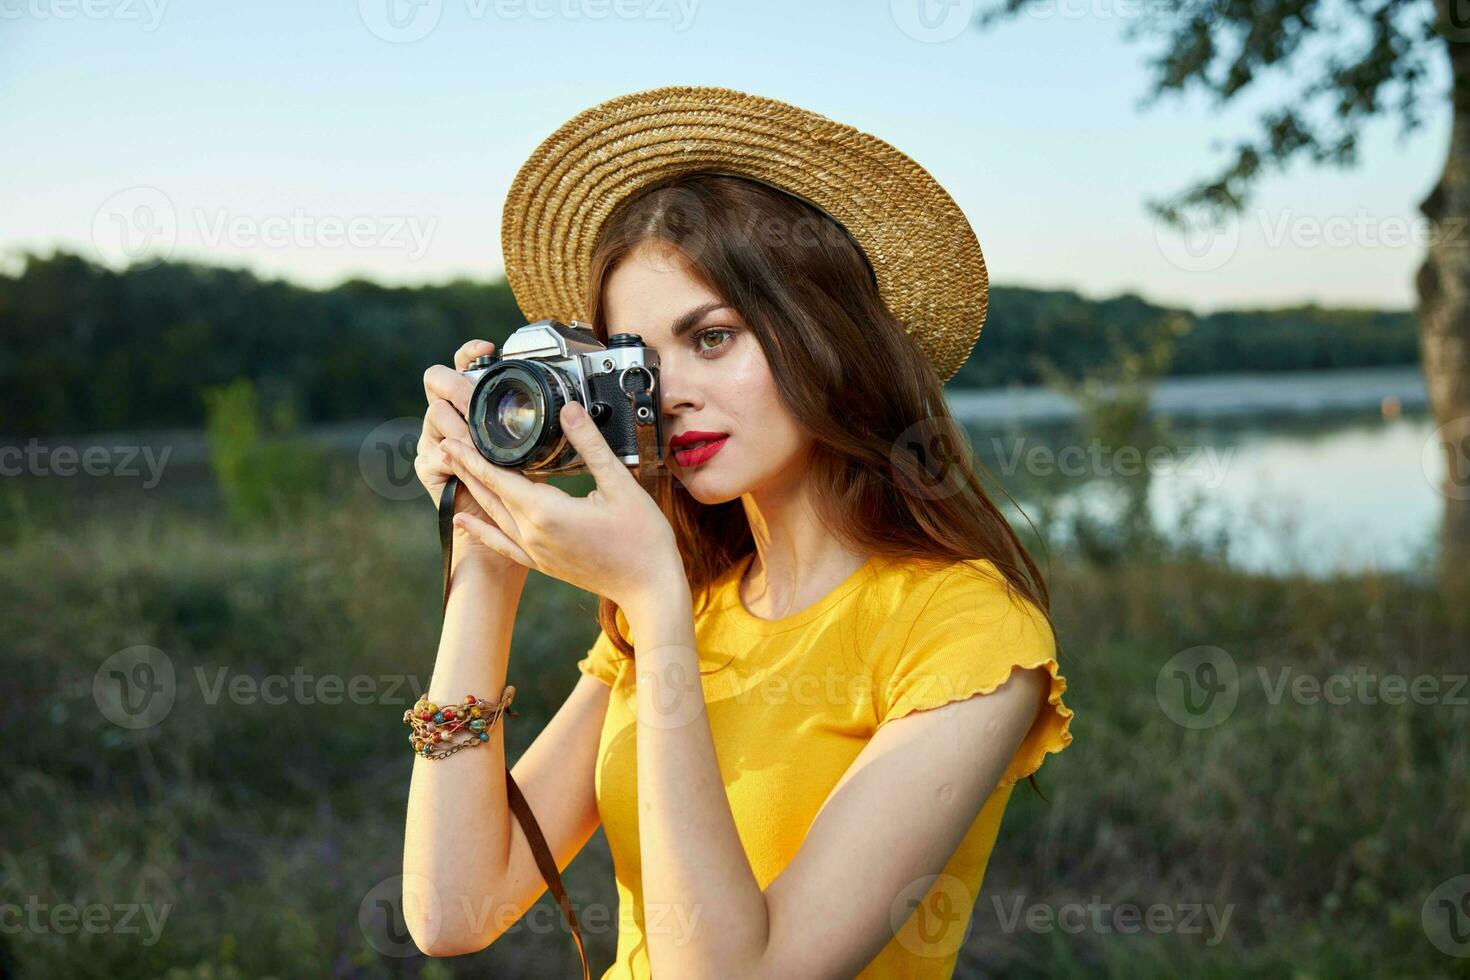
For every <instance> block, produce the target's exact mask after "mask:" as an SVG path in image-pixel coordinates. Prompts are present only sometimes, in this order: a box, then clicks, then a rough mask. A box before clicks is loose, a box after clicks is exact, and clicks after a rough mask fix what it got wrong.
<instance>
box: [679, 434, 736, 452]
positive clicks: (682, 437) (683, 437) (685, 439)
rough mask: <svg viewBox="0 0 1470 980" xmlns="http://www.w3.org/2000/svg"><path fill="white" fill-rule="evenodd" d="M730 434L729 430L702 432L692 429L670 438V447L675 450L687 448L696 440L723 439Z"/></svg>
mask: <svg viewBox="0 0 1470 980" xmlns="http://www.w3.org/2000/svg"><path fill="white" fill-rule="evenodd" d="M728 435H729V433H728V432H700V431H699V430H698V429H690V430H688V431H687V432H681V433H679V434H678V435H676V436H674V438H672V439H670V440H669V448H670V449H673V450H680V449H685V448H687V447H689V446H690V445H692V444H694V443H696V442H714V441H715V440H716V439H723V438H725V437H726V436H728Z"/></svg>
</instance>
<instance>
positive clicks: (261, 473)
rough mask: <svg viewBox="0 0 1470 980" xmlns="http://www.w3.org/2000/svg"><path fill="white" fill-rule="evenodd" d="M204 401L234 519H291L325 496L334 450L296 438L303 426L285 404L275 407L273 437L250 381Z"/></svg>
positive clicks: (215, 465) (213, 459)
mask: <svg viewBox="0 0 1470 980" xmlns="http://www.w3.org/2000/svg"><path fill="white" fill-rule="evenodd" d="M204 401H205V406H206V417H207V418H206V431H207V433H208V440H209V462H210V467H211V469H212V470H213V471H214V475H215V479H216V480H217V481H218V483H219V488H220V492H221V495H222V496H223V498H224V500H225V504H226V506H227V508H228V510H229V513H230V515H231V517H233V518H235V519H236V520H239V521H251V520H256V519H260V518H265V517H273V516H282V515H289V514H291V513H292V512H294V511H295V510H297V509H299V508H300V507H301V506H302V505H303V504H304V503H305V502H307V501H309V500H311V499H313V498H314V497H317V496H319V495H320V494H321V493H322V492H323V490H324V489H325V488H324V486H323V484H324V483H325V481H326V480H327V479H328V478H329V474H330V470H331V465H330V456H329V454H328V451H327V450H326V449H325V448H323V447H322V446H321V445H320V444H319V443H315V442H312V441H310V440H307V439H305V438H302V437H300V436H295V435H291V434H290V433H294V432H295V430H296V428H297V425H296V420H295V415H294V413H293V412H292V411H291V410H290V409H289V407H288V406H287V405H286V404H285V403H278V404H277V405H276V406H275V407H274V408H273V410H272V412H271V418H272V424H271V427H270V428H271V433H269V434H268V433H267V432H266V431H264V430H265V425H264V423H263V422H262V419H261V410H260V405H259V397H258V396H257V394H256V391H255V386H254V385H253V384H251V383H250V382H249V381H248V380H246V379H244V378H240V379H238V380H236V381H234V382H231V383H230V384H228V385H224V386H222V387H218V388H209V389H206V390H205V392H204Z"/></svg>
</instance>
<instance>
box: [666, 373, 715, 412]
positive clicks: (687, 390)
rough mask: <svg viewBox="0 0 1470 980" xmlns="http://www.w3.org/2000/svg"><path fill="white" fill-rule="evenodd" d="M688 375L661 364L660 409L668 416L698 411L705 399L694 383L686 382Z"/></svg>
mask: <svg viewBox="0 0 1470 980" xmlns="http://www.w3.org/2000/svg"><path fill="white" fill-rule="evenodd" d="M685 377H686V375H685V374H684V373H683V372H680V371H669V370H668V368H667V367H666V366H661V367H660V368H659V373H658V386H659V409H660V411H662V412H663V414H664V415H666V416H676V415H679V414H681V413H685V412H692V411H698V410H699V409H700V408H701V407H702V406H703V404H704V401H703V399H702V398H701V397H700V395H699V394H698V392H696V391H695V390H694V387H693V386H692V385H689V384H686V383H685V380H684V379H685Z"/></svg>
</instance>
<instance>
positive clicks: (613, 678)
mask: <svg viewBox="0 0 1470 980" xmlns="http://www.w3.org/2000/svg"><path fill="white" fill-rule="evenodd" d="M617 620H618V626H619V627H620V628H621V629H622V630H623V635H624V636H626V637H629V638H630V639H631V638H632V634H631V633H630V632H629V630H628V620H627V619H626V617H624V616H623V611H622V610H621V609H619V610H618V614H617ZM626 662H628V658H627V657H625V656H624V655H623V652H622V651H621V650H619V649H618V648H617V647H615V646H613V642H612V640H611V639H610V638H609V637H608V635H607V630H605V629H599V630H598V633H597V639H596V640H595V641H594V642H593V644H592V648H591V649H590V650H588V651H587V655H586V656H585V657H583V658H582V659H581V660H578V661H577V669H578V670H579V671H581V672H582V673H584V674H589V675H591V676H592V677H596V678H597V679H598V680H600V681H602V682H603V683H604V684H606V685H607V686H608V687H613V686H615V685H616V684H617V681H618V672H619V670H621V669H622V665H623V664H624V663H626Z"/></svg>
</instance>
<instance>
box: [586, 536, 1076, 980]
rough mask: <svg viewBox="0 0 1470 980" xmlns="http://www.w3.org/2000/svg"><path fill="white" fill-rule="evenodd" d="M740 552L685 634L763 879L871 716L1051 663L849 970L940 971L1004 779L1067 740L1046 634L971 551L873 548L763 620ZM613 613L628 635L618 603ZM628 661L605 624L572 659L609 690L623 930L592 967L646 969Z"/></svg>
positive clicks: (608, 752)
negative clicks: (975, 789)
mask: <svg viewBox="0 0 1470 980" xmlns="http://www.w3.org/2000/svg"><path fill="white" fill-rule="evenodd" d="M753 557H754V556H753V554H752V555H747V556H746V557H745V558H743V559H741V560H740V561H738V562H736V563H735V564H734V565H733V566H732V567H731V568H730V569H728V570H727V571H726V572H725V573H724V574H723V575H722V576H721V577H720V578H719V579H718V580H717V581H716V582H715V583H713V585H712V587H711V595H710V603H709V605H708V607H706V608H705V609H703V610H701V611H700V612H699V613H698V615H697V616H696V618H695V643H696V649H697V650H698V652H699V660H700V672H701V674H702V677H701V683H702V685H703V688H704V696H705V703H706V705H707V709H708V715H709V725H710V729H711V731H712V732H713V734H714V742H715V748H716V750H717V753H718V755H719V763H720V772H721V774H722V776H723V778H724V783H725V791H726V794H727V795H728V797H729V801H730V808H731V811H732V812H733V814H734V817H735V824H736V827H737V828H738V830H739V833H740V840H741V843H742V844H743V845H744V848H745V853H746V856H747V857H748V858H749V860H750V864H751V868H752V870H753V871H754V873H755V878H756V881H757V882H758V883H759V884H760V886H761V888H765V887H766V886H767V885H769V884H770V883H771V881H773V880H774V879H775V878H776V876H777V875H778V874H780V872H781V870H782V869H783V868H785V867H786V865H787V864H788V863H789V862H790V861H791V859H792V857H794V856H795V854H796V852H797V849H798V848H800V846H801V843H802V839H803V838H804V837H805V835H806V832H807V829H808V828H809V827H810V826H811V823H812V821H813V819H815V817H816V815H817V811H818V810H819V809H820V808H821V806H822V803H823V802H824V801H825V800H826V798H827V796H828V794H829V793H830V792H831V791H832V788H833V787H834V786H835V785H836V784H837V781H838V779H840V778H841V776H842V774H843V773H844V772H845V771H846V770H847V769H848V768H849V767H850V766H851V764H852V762H853V760H854V759H856V758H857V755H858V753H859V752H860V751H862V749H863V746H864V745H866V744H867V742H868V740H869V739H871V738H872V736H873V733H874V732H875V731H876V730H877V729H878V727H879V726H880V725H882V724H884V723H885V722H887V721H891V720H893V719H894V718H901V717H903V716H904V715H906V714H908V713H909V712H911V711H914V710H916V709H923V708H934V707H938V706H940V705H942V704H945V703H947V702H950V701H954V700H959V699H963V698H966V697H969V696H970V695H972V694H977V693H984V692H989V691H992V690H994V689H995V688H996V687H998V686H1000V685H1001V684H1002V683H1004V682H1005V680H1006V679H1007V678H1008V677H1009V676H1010V673H1011V671H1012V669H1013V668H1016V667H1022V668H1029V667H1037V666H1045V667H1046V668H1048V670H1049V671H1050V672H1051V675H1052V682H1051V693H1050V697H1049V701H1050V704H1049V706H1048V707H1047V708H1046V709H1045V710H1044V711H1043V712H1042V713H1041V715H1040V716H1038V719H1037V721H1036V723H1035V725H1034V726H1033V727H1032V729H1031V731H1030V732H1029V733H1028V734H1027V736H1026V739H1025V741H1024V742H1023V743H1022V745H1021V748H1020V750H1019V751H1018V752H1017V753H1016V756H1015V758H1014V759H1013V760H1012V761H1011V764H1010V766H1009V768H1008V769H1007V771H1006V774H1005V777H1004V778H1003V779H1002V781H1001V784H1000V785H999V786H998V787H997V788H996V789H995V791H994V792H993V793H992V794H991V796H990V798H989V799H988V800H987V801H986V803H985V805H984V807H983V808H982V809H981V811H980V813H979V815H978V816H977V817H976V819H975V822H974V824H973V825H972V826H971V827H970V830H969V831H968V832H967V833H966V835H965V837H964V839H963V840H962V841H961V843H960V845H959V848H958V849H957V850H956V851H955V853H954V855H953V857H952V858H951V860H950V861H949V863H948V864H947V865H946V866H945V868H944V871H943V873H942V874H941V875H940V876H939V877H938V878H936V879H934V880H933V882H932V884H925V883H924V882H922V881H921V882H920V883H919V884H918V890H919V891H923V892H924V895H923V900H922V902H921V903H920V905H918V906H917V907H915V906H912V905H899V908H900V909H901V908H913V912H912V913H911V914H910V915H909V916H908V917H907V918H906V919H904V918H901V917H899V916H895V920H894V922H893V927H894V938H893V939H892V940H891V941H890V942H889V943H888V945H887V946H885V947H884V948H883V949H882V950H881V951H880V952H879V953H878V955H877V956H876V957H875V958H874V959H873V961H872V962H871V963H870V964H869V965H868V967H867V968H866V969H865V970H864V971H863V972H862V973H861V974H859V976H860V977H884V978H894V977H905V978H948V977H950V976H951V975H952V974H953V972H954V967H955V960H956V957H957V955H958V951H959V948H960V946H961V945H962V943H963V941H964V938H965V933H966V930H967V927H968V925H969V922H970V916H971V911H972V909H973V907H974V904H975V901H976V899H977V898H978V896H979V891H980V881H981V878H982V877H983V875H984V873H985V865H986V863H987V861H988V860H989V857H990V851H991V848H992V846H993V845H994V844H995V839H996V833H997V831H998V830H999V829H1000V820H1001V814H1002V812H1003V811H1004V810H1005V806H1006V802H1007V800H1008V799H1009V798H1010V795H1011V789H1012V787H1013V785H1014V784H1015V782H1016V780H1018V779H1023V778H1025V777H1026V776H1027V775H1029V774H1030V773H1032V772H1034V771H1036V769H1037V768H1038V767H1039V766H1040V765H1041V762H1042V758H1043V757H1044V756H1045V755H1046V753H1048V752H1059V751H1061V750H1062V749H1063V748H1065V747H1066V746H1067V744H1068V743H1070V742H1071V740H1072V736H1071V733H1070V732H1069V731H1068V730H1067V728H1068V724H1069V722H1070V720H1071V717H1072V712H1071V710H1070V709H1069V708H1067V707H1066V706H1065V705H1064V704H1062V700H1061V696H1062V692H1063V691H1065V690H1066V681H1065V680H1064V679H1063V678H1062V676H1061V675H1060V673H1059V672H1058V669H1057V661H1056V659H1055V657H1056V649H1055V645H1054V640H1053V637H1052V633H1051V630H1050V628H1049V627H1048V626H1047V623H1046V620H1045V619H1044V618H1042V617H1041V615H1040V613H1039V612H1038V611H1036V609H1035V607H1034V606H1031V605H1030V604H1029V603H1026V602H1025V600H1024V599H1023V598H1021V597H1020V596H1019V595H1016V596H1011V595H1008V594H1007V592H1006V590H1005V587H1004V585H1003V584H1002V582H1003V580H1002V579H1001V577H1000V573H999V572H998V571H996V570H995V566H994V565H992V564H991V563H990V562H989V561H986V560H984V559H975V560H972V561H967V562H956V563H954V564H952V565H950V566H948V567H947V568H943V569H940V570H939V571H932V572H925V571H923V570H922V569H920V568H919V567H918V566H917V565H914V564H913V563H899V562H894V561H890V560H888V559H886V558H883V557H881V556H875V557H874V558H872V559H871V560H870V561H869V562H868V563H867V564H865V565H864V566H863V567H862V568H860V569H858V570H857V571H856V572H854V573H853V574H852V575H851V576H849V577H848V579H847V580H846V581H844V582H843V583H842V584H840V585H838V586H837V588H835V589H833V590H832V591H831V592H830V593H828V594H827V595H826V596H825V597H824V598H822V599H821V600H819V601H818V602H816V603H815V604H814V605H812V606H810V607H808V608H806V609H803V610H801V611H800V612H798V613H796V614H795V615H792V616H787V617H785V618H783V619H779V620H764V619H760V618H758V617H756V616H754V615H752V614H751V613H750V611H749V610H747V609H746V608H745V605H744V603H743V602H742V601H741V599H740V593H739V583H740V580H741V578H742V577H743V575H744V574H745V569H746V568H747V567H748V566H749V564H750V562H751V560H752V558H753ZM696 601H697V597H696ZM618 625H619V626H620V627H621V628H622V630H623V635H624V636H627V637H628V638H629V639H630V640H632V641H634V642H635V643H636V640H637V637H635V636H633V635H632V634H631V633H630V631H629V630H628V622H627V619H626V618H625V617H623V616H622V614H621V612H620V613H619V616H618ZM632 664H633V662H632V661H631V660H629V659H627V658H626V657H623V656H622V655H621V654H620V653H619V652H618V650H617V648H616V647H614V646H613V645H612V642H611V641H610V640H609V639H608V637H607V634H606V632H602V633H600V634H599V636H598V638H597V641H596V642H595V643H594V644H593V646H592V648H591V649H590V650H589V651H588V653H587V656H586V657H585V658H584V659H582V660H580V661H578V662H577V668H578V670H580V671H582V672H583V673H585V674H591V675H592V676H594V677H597V678H599V679H601V680H602V681H604V682H605V683H607V684H608V685H610V686H611V688H612V694H611V698H610V700H609V702H608V708H607V719H606V721H605V722H604V724H603V728H602V738H601V742H600V745H599V747H598V752H597V770H596V776H595V782H596V790H597V809H598V812H599V813H600V814H601V816H602V826H603V829H604V832H605V833H606V835H607V840H608V845H609V847H610V848H611V850H612V856H613V864H614V868H615V872H616V876H617V887H618V904H619V910H618V911H619V914H618V923H619V929H618V951H617V961H616V962H615V963H614V964H613V966H612V968H611V969H609V970H608V971H607V972H606V973H604V974H603V980H610V978H620V980H621V978H643V977H648V976H650V971H649V963H648V949H647V944H646V942H645V930H646V929H647V928H648V923H647V922H646V920H645V914H644V907H643V895H642V891H643V889H642V862H641V860H640V857H639V853H640V852H639V842H638V808H637V805H636V798H637V786H638V777H637V770H636V768H635V766H636V761H637V760H636V755H635V752H636V746H637V737H636V736H637V719H636V715H635V709H636V708H637V697H636V691H635V689H634V684H633V682H634V673H633V671H632V670H631V668H632ZM894 833H895V834H899V833H903V828H901V827H895V828H894ZM925 889H927V891H925ZM919 897H920V895H919V893H918V892H916V893H915V894H914V895H912V896H907V898H909V899H918V898H919ZM900 898H901V899H903V898H905V896H900ZM900 914H901V913H900ZM662 918H667V917H662ZM687 925H688V924H687V923H677V922H659V921H655V922H654V923H653V927H654V928H664V929H684V928H687Z"/></svg>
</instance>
